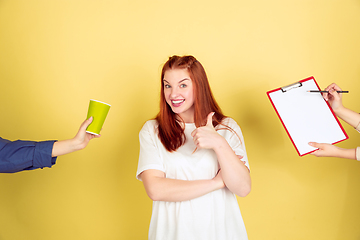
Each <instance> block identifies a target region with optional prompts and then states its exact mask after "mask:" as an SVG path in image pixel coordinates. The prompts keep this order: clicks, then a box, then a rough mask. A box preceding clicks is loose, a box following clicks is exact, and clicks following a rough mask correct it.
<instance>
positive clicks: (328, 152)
mask: <svg viewBox="0 0 360 240" xmlns="http://www.w3.org/2000/svg"><path fill="white" fill-rule="evenodd" d="M309 144H310V145H311V146H313V147H316V148H319V149H318V150H316V151H315V152H313V153H311V154H312V155H314V156H317V157H338V158H348V159H356V148H353V149H345V148H339V147H337V146H334V145H331V144H328V143H315V142H311V143H309Z"/></svg>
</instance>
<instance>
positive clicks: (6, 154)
mask: <svg viewBox="0 0 360 240" xmlns="http://www.w3.org/2000/svg"><path fill="white" fill-rule="evenodd" d="M54 142H55V141H42V142H35V141H21V140H17V141H9V140H6V139H3V138H1V137H0V173H14V172H19V171H23V170H32V169H37V168H44V167H51V166H52V165H54V164H55V163H56V157H52V156H51V154H52V148H53V145H54Z"/></svg>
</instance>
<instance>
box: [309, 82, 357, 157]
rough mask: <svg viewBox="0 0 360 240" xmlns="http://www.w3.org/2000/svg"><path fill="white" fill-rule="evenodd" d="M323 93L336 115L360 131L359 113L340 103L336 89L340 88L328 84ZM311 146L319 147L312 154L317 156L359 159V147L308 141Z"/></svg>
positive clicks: (339, 89)
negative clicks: (349, 147) (348, 147)
mask: <svg viewBox="0 0 360 240" xmlns="http://www.w3.org/2000/svg"><path fill="white" fill-rule="evenodd" d="M325 91H328V92H329V93H324V95H323V97H324V99H325V100H326V101H327V102H328V103H329V104H330V106H331V108H332V109H333V111H334V113H335V114H336V116H338V117H339V118H341V119H342V120H344V121H345V122H347V123H348V124H349V125H351V126H353V127H354V128H355V129H356V130H357V131H359V132H360V114H359V113H357V112H354V111H352V110H351V109H348V108H346V107H344V105H343V104H342V94H341V93H338V92H337V91H341V88H340V87H339V86H338V85H336V84H335V83H332V84H330V85H329V86H328V87H327V88H325ZM309 144H310V145H311V146H313V147H316V148H319V150H317V151H315V152H313V153H312V154H313V155H315V156H317V157H339V158H348V159H357V160H358V161H360V147H357V148H352V149H345V148H339V147H336V146H334V145H331V144H327V143H316V142H311V143H309Z"/></svg>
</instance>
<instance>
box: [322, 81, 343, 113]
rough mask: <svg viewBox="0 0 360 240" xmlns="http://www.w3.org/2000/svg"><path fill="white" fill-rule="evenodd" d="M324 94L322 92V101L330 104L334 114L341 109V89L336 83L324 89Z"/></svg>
mask: <svg viewBox="0 0 360 240" xmlns="http://www.w3.org/2000/svg"><path fill="white" fill-rule="evenodd" d="M325 91H326V92H323V97H324V99H325V100H326V101H327V102H328V103H329V104H330V106H331V108H332V109H333V110H334V111H335V112H336V110H338V109H339V108H342V107H343V104H342V94H340V93H339V92H342V89H341V88H340V87H339V86H338V85H336V83H332V84H330V85H329V86H327V87H326V88H325Z"/></svg>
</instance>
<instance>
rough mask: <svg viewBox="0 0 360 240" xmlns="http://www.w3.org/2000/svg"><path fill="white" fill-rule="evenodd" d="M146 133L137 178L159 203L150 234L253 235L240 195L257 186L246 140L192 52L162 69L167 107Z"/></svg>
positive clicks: (174, 238) (177, 237) (238, 239)
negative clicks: (253, 183)
mask: <svg viewBox="0 0 360 240" xmlns="http://www.w3.org/2000/svg"><path fill="white" fill-rule="evenodd" d="M139 138H140V156H139V165H138V170H137V178H138V179H139V180H141V181H142V182H143V184H144V187H145V190H146V192H147V194H148V196H149V197H150V198H151V199H152V200H153V209H152V217H151V222H150V229H149V239H151V240H153V239H157V240H160V239H162V240H165V239H166V240H169V239H171V240H182V239H183V240H191V239H194V240H195V239H196V240H202V239H204V240H212V239H214V240H215V239H221V240H231V239H233V240H242V239H247V234H246V230H245V226H244V222H243V219H242V216H241V213H240V209H239V206H238V202H237V199H236V196H235V194H236V195H238V196H241V197H245V196H246V195H248V194H249V192H250V189H251V179H250V174H249V164H248V160H247V156H246V150H245V144H244V139H243V136H242V133H241V130H240V127H239V126H238V125H237V123H236V122H235V121H234V120H233V119H231V118H228V117H225V116H224V115H223V114H222V112H221V109H220V108H219V106H218V105H217V103H216V101H215V99H214V97H213V95H212V93H211V90H210V86H209V83H208V79H207V76H206V73H205V70H204V68H203V67H202V65H201V64H200V62H199V61H197V60H196V59H195V58H194V57H193V56H183V57H179V56H172V57H170V58H169V60H168V61H167V62H166V63H165V65H164V66H163V69H162V73H161V94H160V112H159V113H158V115H157V116H156V118H155V119H153V120H149V121H147V122H146V123H145V124H144V126H143V128H142V129H141V131H140V134H139Z"/></svg>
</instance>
